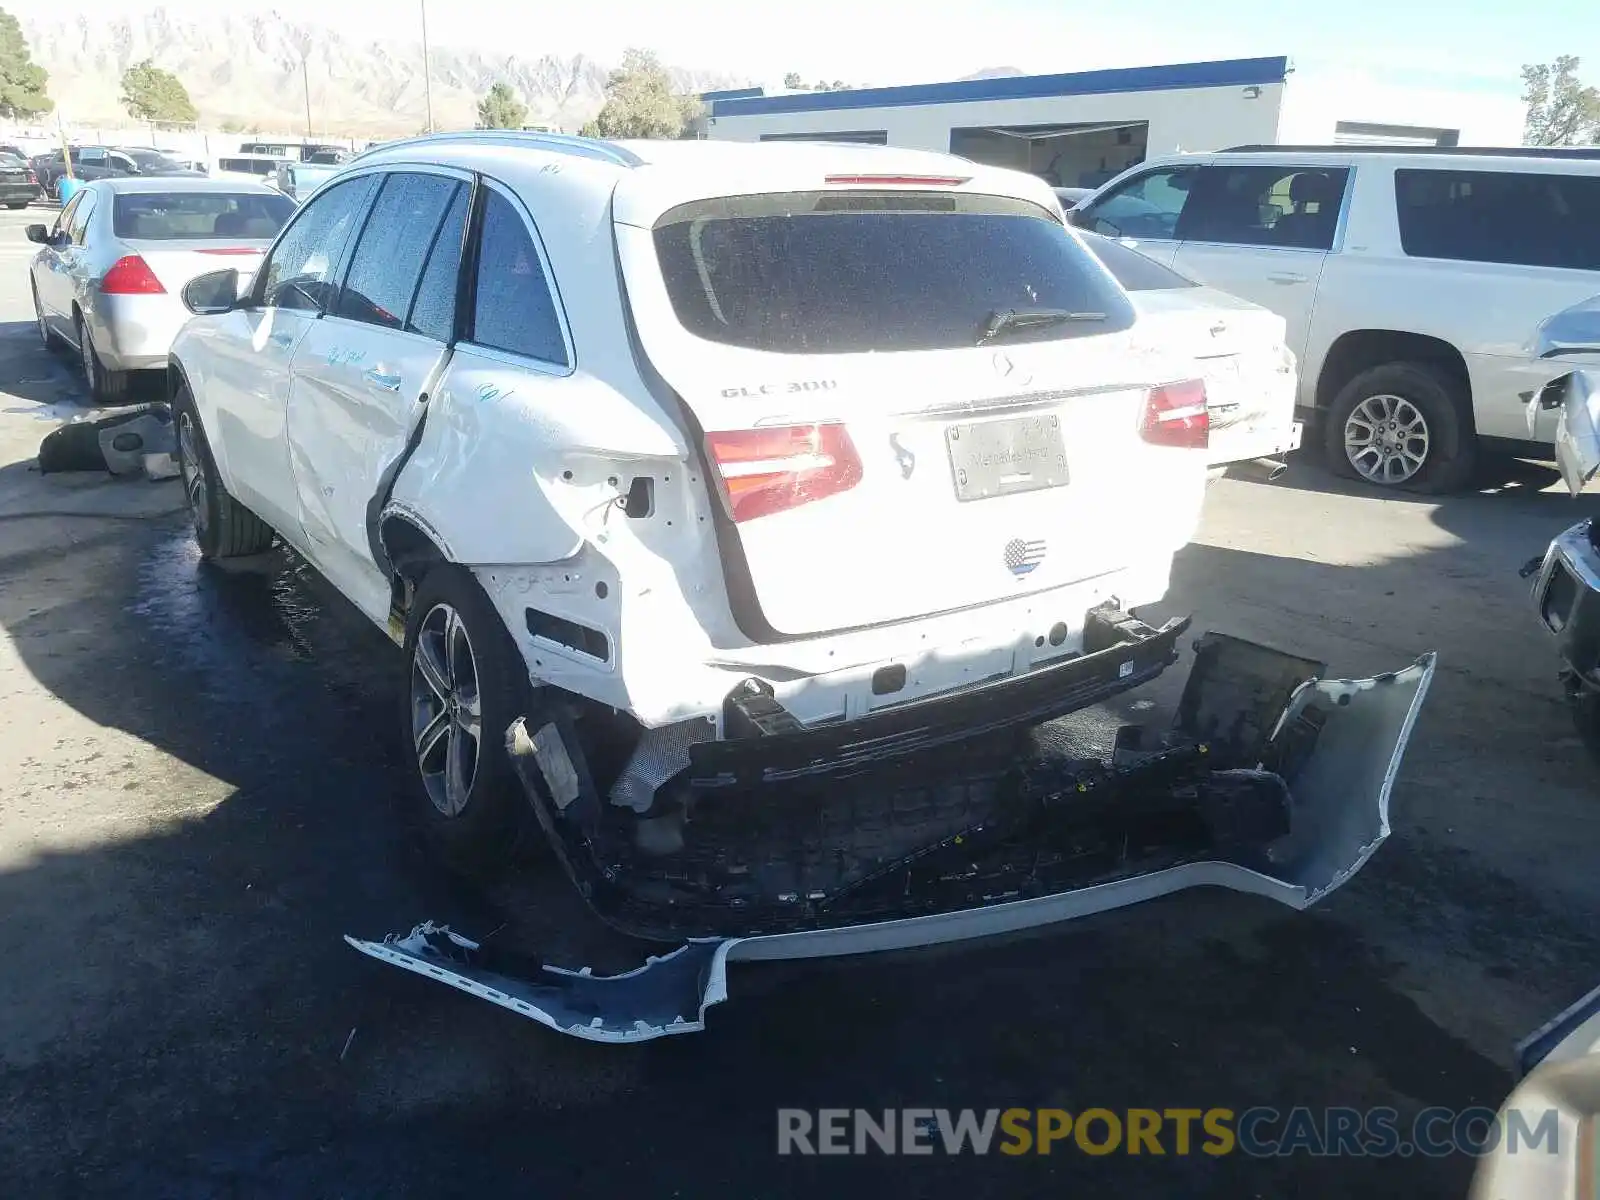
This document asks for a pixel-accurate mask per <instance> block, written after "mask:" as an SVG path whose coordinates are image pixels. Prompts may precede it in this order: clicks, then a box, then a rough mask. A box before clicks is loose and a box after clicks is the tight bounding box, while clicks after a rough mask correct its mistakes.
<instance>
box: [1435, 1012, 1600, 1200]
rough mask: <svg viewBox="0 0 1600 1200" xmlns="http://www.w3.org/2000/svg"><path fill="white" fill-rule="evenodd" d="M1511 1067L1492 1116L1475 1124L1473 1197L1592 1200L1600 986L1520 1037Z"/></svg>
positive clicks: (1599, 1174)
mask: <svg viewBox="0 0 1600 1200" xmlns="http://www.w3.org/2000/svg"><path fill="white" fill-rule="evenodd" d="M1515 1072H1516V1080H1517V1082H1516V1087H1515V1088H1514V1089H1513V1090H1512V1092H1511V1094H1510V1095H1509V1096H1508V1097H1506V1100H1505V1102H1504V1103H1503V1104H1502V1105H1501V1106H1500V1110H1499V1112H1497V1113H1496V1114H1495V1115H1494V1120H1493V1121H1492V1122H1485V1121H1479V1122H1474V1123H1473V1124H1474V1125H1475V1126H1476V1128H1477V1129H1478V1130H1480V1131H1481V1133H1480V1137H1479V1141H1478V1142H1477V1143H1476V1144H1475V1145H1474V1146H1472V1147H1471V1148H1473V1149H1476V1150H1478V1151H1479V1153H1478V1165H1477V1167H1476V1169H1475V1170H1474V1171H1473V1175H1472V1189H1471V1191H1470V1192H1469V1193H1468V1196H1469V1198H1470V1200H1590V1198H1591V1197H1592V1196H1594V1195H1595V1192H1596V1188H1597V1184H1600V1164H1597V1161H1596V1160H1597V1158H1600V1154H1597V1152H1596V1151H1597V1147H1596V1145H1595V1128H1596V1118H1597V1117H1600V1102H1597V1101H1596V1096H1597V1095H1600V1090H1597V1089H1600V988H1596V989H1595V990H1594V991H1592V992H1590V993H1589V994H1588V995H1586V996H1584V997H1582V998H1581V999H1579V1000H1577V1001H1575V1002H1574V1003H1573V1004H1572V1005H1571V1006H1570V1007H1568V1008H1567V1009H1566V1010H1565V1011H1564V1012H1562V1013H1560V1014H1559V1015H1557V1016H1556V1017H1554V1018H1552V1019H1551V1020H1550V1021H1548V1022H1547V1023H1546V1024H1544V1025H1543V1026H1541V1027H1540V1028H1539V1029H1537V1030H1535V1031H1534V1032H1533V1033H1531V1034H1529V1035H1528V1036H1527V1037H1526V1038H1524V1039H1523V1040H1522V1041H1521V1042H1520V1043H1519V1044H1518V1045H1517V1047H1516V1051H1515ZM1463 1115H1465V1114H1463ZM1485 1115H1487V1114H1485Z"/></svg>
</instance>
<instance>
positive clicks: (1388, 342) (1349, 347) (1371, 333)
mask: <svg viewBox="0 0 1600 1200" xmlns="http://www.w3.org/2000/svg"><path fill="white" fill-rule="evenodd" d="M1399 362H1415V363H1423V364H1425V365H1428V366H1433V367H1436V368H1438V369H1440V370H1442V371H1443V372H1444V373H1445V374H1446V375H1448V376H1449V377H1450V379H1451V381H1452V382H1453V383H1455V384H1456V386H1457V388H1458V391H1457V398H1458V400H1459V401H1460V404H1459V407H1460V409H1461V416H1462V419H1463V421H1464V422H1465V424H1466V428H1467V429H1468V430H1469V431H1476V428H1477V422H1476V421H1474V420H1473V414H1472V376H1471V374H1470V372H1469V371H1468V370H1467V360H1466V358H1465V356H1463V355H1462V353H1461V351H1460V350H1458V349H1457V348H1456V347H1455V346H1454V345H1452V344H1451V343H1450V342H1448V341H1446V340H1445V339H1444V338H1440V337H1434V336H1432V335H1431V334H1426V333H1412V332H1409V331H1406V330H1400V329H1352V330H1349V331H1347V332H1345V333H1342V334H1340V335H1339V337H1338V338H1337V339H1335V341H1334V343H1333V344H1332V345H1331V346H1329V347H1328V353H1327V354H1326V355H1325V356H1324V358H1323V360H1322V370H1321V373H1320V374H1319V375H1318V376H1317V391H1316V406H1317V409H1318V410H1319V411H1321V412H1326V411H1327V410H1328V409H1329V408H1330V407H1332V405H1333V401H1334V398H1335V397H1337V396H1338V394H1339V393H1340V392H1341V391H1342V390H1343V389H1344V387H1345V385H1346V384H1348V383H1349V382H1350V381H1351V380H1352V379H1354V378H1355V377H1356V376H1357V375H1359V374H1361V372H1363V371H1365V370H1368V369H1370V368H1372V367H1377V366H1382V365H1384V364H1386V363H1399Z"/></svg>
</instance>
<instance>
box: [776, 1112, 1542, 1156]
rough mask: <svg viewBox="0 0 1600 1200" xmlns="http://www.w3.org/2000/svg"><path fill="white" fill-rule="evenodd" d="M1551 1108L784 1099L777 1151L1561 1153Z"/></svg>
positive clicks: (779, 1116) (1295, 1153)
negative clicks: (1404, 1113)
mask: <svg viewBox="0 0 1600 1200" xmlns="http://www.w3.org/2000/svg"><path fill="white" fill-rule="evenodd" d="M1559 1139H1560V1122H1559V1119H1558V1116H1557V1113H1556V1110H1555V1109H1543V1110H1539V1111H1527V1112H1524V1111H1522V1110H1518V1109H1511V1110H1509V1111H1508V1112H1507V1113H1506V1114H1505V1117H1504V1119H1502V1118H1501V1115H1500V1114H1499V1113H1497V1112H1495V1110H1494V1109H1491V1108H1467V1109H1450V1108H1425V1109H1423V1110H1422V1111H1421V1112H1419V1113H1417V1114H1416V1115H1415V1116H1414V1117H1411V1118H1410V1119H1402V1117H1401V1115H1400V1113H1399V1111H1398V1110H1396V1109H1392V1108H1369V1109H1357V1108H1320V1109H1313V1108H1291V1109H1277V1108H1266V1107H1255V1108H1247V1109H1242V1110H1235V1109H1231V1108H1204V1109H1202V1108H1160V1109H1158V1108H1129V1109H1120V1110H1113V1109H1109V1108H1086V1109H1083V1110H1081V1111H1078V1112H1069V1111H1068V1110H1066V1109H1062V1108H1006V1109H999V1108H990V1109H971V1108H962V1109H948V1108H900V1109H881V1110H875V1111H869V1110H867V1109H860V1108H853V1109H852V1108H822V1109H814V1110H813V1109H804V1108H780V1109H779V1110H778V1153H779V1154H784V1155H793V1154H838V1155H862V1154H945V1155H961V1154H1006V1155H1025V1154H1050V1153H1052V1152H1060V1153H1069V1154H1089V1155H1106V1154H1130V1155H1179V1156H1181V1155H1190V1154H1204V1155H1210V1156H1212V1157H1222V1156H1223V1155H1229V1154H1245V1155H1250V1156H1252V1157H1257V1158H1269V1157H1283V1156H1287V1155H1309V1156H1312V1157H1363V1158H1374V1157H1375V1158H1384V1157H1389V1156H1399V1157H1402V1158H1409V1157H1410V1156H1411V1155H1413V1154H1416V1155H1422V1156H1424V1157H1429V1158H1442V1157H1445V1156H1447V1155H1451V1154H1468V1155H1473V1156H1478V1155H1483V1154H1488V1153H1491V1152H1493V1151H1495V1150H1497V1149H1501V1148H1502V1147H1503V1148H1504V1149H1505V1150H1506V1151H1507V1152H1508V1153H1511V1154H1525V1153H1526V1154H1533V1153H1544V1154H1556V1153H1559Z"/></svg>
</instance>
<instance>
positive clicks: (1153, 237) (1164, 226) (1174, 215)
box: [1080, 167, 1199, 242]
mask: <svg viewBox="0 0 1600 1200" xmlns="http://www.w3.org/2000/svg"><path fill="white" fill-rule="evenodd" d="M1198 173H1199V168H1198V167H1173V168H1171V169H1170V170H1164V171H1151V172H1149V173H1148V174H1146V175H1140V176H1139V177H1138V178H1137V179H1130V180H1128V182H1127V183H1125V184H1123V185H1122V186H1121V187H1120V188H1118V189H1117V190H1116V191H1114V192H1111V193H1110V194H1108V195H1105V196H1102V197H1101V198H1100V199H1099V200H1097V201H1095V203H1094V206H1093V207H1092V208H1090V209H1088V210H1087V211H1086V213H1085V218H1086V219H1085V220H1084V221H1082V222H1080V224H1084V225H1087V226H1088V227H1089V228H1090V229H1092V230H1094V232H1096V233H1099V234H1104V235H1105V236H1106V237H1125V238H1142V239H1144V240H1146V241H1158V242H1162V241H1171V240H1172V239H1173V238H1175V237H1177V236H1178V235H1177V229H1178V219H1179V218H1180V217H1181V216H1182V215H1183V210H1184V206H1185V205H1186V204H1187V203H1188V200H1189V187H1190V185H1191V184H1192V183H1193V182H1194V178H1195V176H1196V174H1198Z"/></svg>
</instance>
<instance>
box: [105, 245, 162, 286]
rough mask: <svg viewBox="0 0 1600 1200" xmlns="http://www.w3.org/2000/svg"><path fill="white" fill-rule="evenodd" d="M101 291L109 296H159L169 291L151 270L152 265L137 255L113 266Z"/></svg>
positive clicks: (119, 260) (120, 259)
mask: <svg viewBox="0 0 1600 1200" xmlns="http://www.w3.org/2000/svg"><path fill="white" fill-rule="evenodd" d="M100 290H101V291H102V292H105V293H106V294H107V295H109V296H158V295H161V294H162V293H164V292H165V291H166V290H167V289H166V288H164V287H162V286H161V280H159V279H157V278H156V273H155V272H154V271H152V270H151V269H150V264H149V263H147V262H145V260H144V259H142V258H140V257H139V256H138V255H137V254H129V255H126V256H125V257H123V258H119V259H117V261H116V262H114V263H112V264H111V269H110V270H109V271H107V272H106V274H105V278H104V279H102V280H101V281H100Z"/></svg>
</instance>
